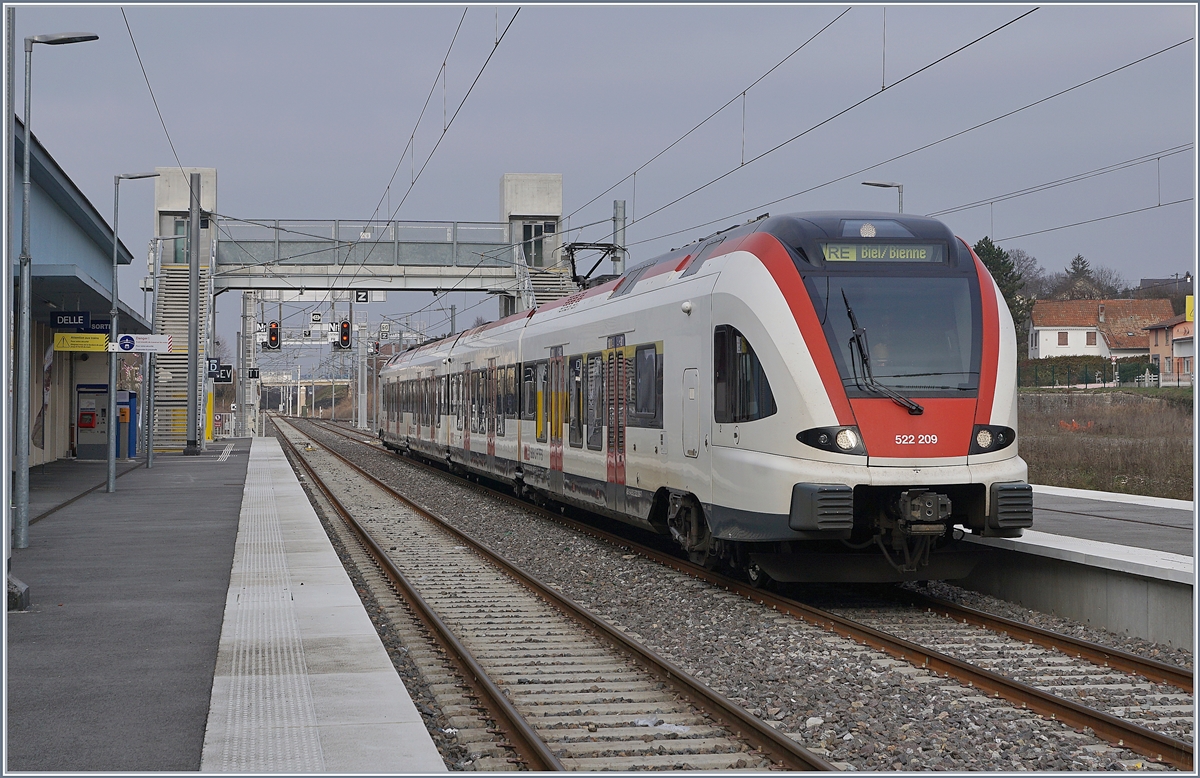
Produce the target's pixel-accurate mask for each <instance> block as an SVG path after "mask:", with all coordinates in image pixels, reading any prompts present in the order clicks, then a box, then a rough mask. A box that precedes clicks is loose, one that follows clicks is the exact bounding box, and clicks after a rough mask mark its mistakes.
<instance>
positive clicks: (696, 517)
mask: <svg viewBox="0 0 1200 778" xmlns="http://www.w3.org/2000/svg"><path fill="white" fill-rule="evenodd" d="M667 523H668V525H669V526H670V528H671V534H672V535H674V536H675V540H676V541H677V542H678V543H679V544H680V545H681V546H683V550H684V551H686V552H687V555H688V560H689V561H691V562H692V564H696V565H701V566H702V567H706V568H708V569H710V570H711V569H713V568H714V567H715V566H716V564H717V562H718V558H717V555H716V554H715V553H713V551H714V545H715V544H714V543H713V537H712V532H711V531H710V530H709V528H708V520H707V519H705V518H704V509H703V508H701V507H700V503H698V502H696V500H695V498H693V497H685V498H683V500H682V501H681V502H680V504H679V509H678V511H676V513H675V516H674V517H672V518H670V519H668V521H667Z"/></svg>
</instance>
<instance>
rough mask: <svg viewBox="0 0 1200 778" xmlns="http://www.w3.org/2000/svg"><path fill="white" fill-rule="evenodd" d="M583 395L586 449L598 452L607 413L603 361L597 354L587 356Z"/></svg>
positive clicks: (602, 440) (600, 446)
mask: <svg viewBox="0 0 1200 778" xmlns="http://www.w3.org/2000/svg"><path fill="white" fill-rule="evenodd" d="M584 393H585V394H586V395H587V400H586V405H587V414H586V415H587V447H588V448H590V449H591V450H593V451H599V450H600V449H601V448H603V447H604V417H605V416H606V415H607V413H608V409H607V407H606V406H605V400H606V397H605V394H604V359H603V357H601V356H600V355H599V354H589V355H588V358H587V375H586V376H585V380H584Z"/></svg>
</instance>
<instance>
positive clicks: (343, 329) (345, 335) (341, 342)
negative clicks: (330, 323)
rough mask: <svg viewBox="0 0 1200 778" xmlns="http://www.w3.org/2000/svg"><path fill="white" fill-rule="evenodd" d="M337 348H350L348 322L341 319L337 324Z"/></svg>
mask: <svg viewBox="0 0 1200 778" xmlns="http://www.w3.org/2000/svg"><path fill="white" fill-rule="evenodd" d="M337 345H338V348H350V322H348V321H346V320H345V319H342V321H341V323H340V324H338V341H337Z"/></svg>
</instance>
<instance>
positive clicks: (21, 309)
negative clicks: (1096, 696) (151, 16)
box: [13, 32, 100, 548]
mask: <svg viewBox="0 0 1200 778" xmlns="http://www.w3.org/2000/svg"><path fill="white" fill-rule="evenodd" d="M99 37H100V36H99V35H93V34H92V33H90V32H60V33H55V34H52V35H31V36H30V37H28V38H26V39H25V154H24V160H23V161H24V169H23V170H22V181H21V186H22V190H21V256H20V263H21V282H20V283H21V296H20V298H19V300H18V302H17V306H18V311H17V327H18V336H17V385H16V392H15V395H16V396H15V398H14V400H15V402H14V405H15V407H14V408H13V415H14V416H15V417H16V418H15V419H14V422H15V424H14V427H15V429H14V431H15V433H16V434H15V436H14V438H13V448H14V449H15V451H14V452H13V469H14V470H15V471H16V473H15V475H16V484H15V488H14V489H13V499H14V502H15V503H16V504H15V506H14V511H13V518H14V520H15V524H16V535H17V548H28V547H29V380H30V362H31V361H32V357H31V352H32V350H33V331H32V328H33V318H32V312H31V310H30V308H31V306H32V305H33V290H32V289H31V286H32V284H33V257H32V256H31V255H30V253H29V188H30V183H29V181H30V179H29V144H30V142H31V137H30V136H31V134H32V133H31V132H30V121H29V105H30V102H31V101H30V89H31V88H32V87H33V73H32V69H33V44H35V43H45V44H46V45H47V46H61V45H63V44H65V43H82V42H84V41H94V40H97V39H99Z"/></svg>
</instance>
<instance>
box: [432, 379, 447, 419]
mask: <svg viewBox="0 0 1200 778" xmlns="http://www.w3.org/2000/svg"><path fill="white" fill-rule="evenodd" d="M443 415H445V416H449V415H450V376H448V375H444V376H442V377H441V378H439V379H438V413H437V419H435V421H436V422H437V426H439V427H440V426H442V416H443Z"/></svg>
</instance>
